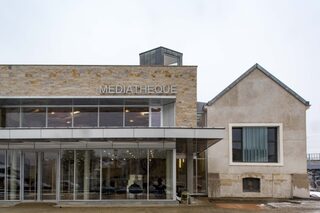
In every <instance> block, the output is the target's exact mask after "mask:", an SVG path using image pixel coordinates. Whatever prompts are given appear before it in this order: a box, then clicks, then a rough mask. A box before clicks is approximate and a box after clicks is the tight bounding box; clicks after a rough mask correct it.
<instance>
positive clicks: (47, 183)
mask: <svg viewBox="0 0 320 213" xmlns="http://www.w3.org/2000/svg"><path fill="white" fill-rule="evenodd" d="M39 160H40V162H39V164H40V174H41V177H40V178H39V179H40V184H39V185H40V187H39V188H40V194H39V195H40V197H39V200H56V197H57V196H56V193H57V164H58V163H57V162H58V152H54V151H49V152H41V153H40V156H39Z"/></svg>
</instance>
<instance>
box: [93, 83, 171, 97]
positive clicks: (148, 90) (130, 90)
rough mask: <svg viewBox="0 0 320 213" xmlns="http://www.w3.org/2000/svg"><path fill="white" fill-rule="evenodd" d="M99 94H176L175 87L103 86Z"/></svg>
mask: <svg viewBox="0 0 320 213" xmlns="http://www.w3.org/2000/svg"><path fill="white" fill-rule="evenodd" d="M99 90H100V94H101V95H105V94H176V93H177V87H176V86H175V85H104V86H100V89H99Z"/></svg>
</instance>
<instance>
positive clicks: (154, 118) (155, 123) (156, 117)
mask: <svg viewBox="0 0 320 213" xmlns="http://www.w3.org/2000/svg"><path fill="white" fill-rule="evenodd" d="M151 126H152V127H159V126H161V107H151Z"/></svg>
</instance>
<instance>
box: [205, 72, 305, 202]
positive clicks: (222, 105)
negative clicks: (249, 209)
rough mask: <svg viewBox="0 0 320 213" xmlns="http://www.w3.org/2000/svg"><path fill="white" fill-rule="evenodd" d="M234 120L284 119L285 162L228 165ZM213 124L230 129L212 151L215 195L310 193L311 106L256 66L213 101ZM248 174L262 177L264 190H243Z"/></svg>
mask: <svg viewBox="0 0 320 213" xmlns="http://www.w3.org/2000/svg"><path fill="white" fill-rule="evenodd" d="M229 123H282V125H283V165H278V166H262V165H256V166H253V165H249V166H247V165H241V166H238V165H237V166H236V165H229V158H230V156H229V131H230V129H229ZM207 124H208V127H225V128H226V133H225V136H224V139H223V140H222V141H220V142H219V143H217V144H216V145H214V146H212V147H211V148H210V149H209V152H208V193H209V196H210V197H277V198H288V197H292V196H298V197H308V196H309V193H308V181H307V160H306V106H305V105H304V104H302V103H301V102H300V101H298V100H297V99H296V98H295V97H293V96H292V95H291V94H289V93H288V92H287V91H286V90H284V89H283V88H282V87H280V86H279V85H278V84H276V83H275V82H274V81H273V80H271V79H270V78H269V77H267V76H266V75H265V74H264V73H262V72H261V71H260V70H258V69H256V70H254V71H253V72H252V73H251V74H249V75H248V76H247V77H246V78H244V79H243V80H242V81H240V82H239V83H238V84H237V85H236V86H235V87H233V88H232V89H231V90H230V91H228V92H227V93H226V94H224V95H223V96H222V97H221V98H220V99H218V100H217V101H216V102H214V104H213V105H211V106H208V107H207ZM243 177H258V178H261V192H260V193H248V192H245V193H243V192H242V178H243Z"/></svg>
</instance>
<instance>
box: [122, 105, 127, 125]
mask: <svg viewBox="0 0 320 213" xmlns="http://www.w3.org/2000/svg"><path fill="white" fill-rule="evenodd" d="M122 114H123V116H122V122H123V123H122V127H125V126H126V125H125V121H126V117H125V116H126V105H123V110H122Z"/></svg>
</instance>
